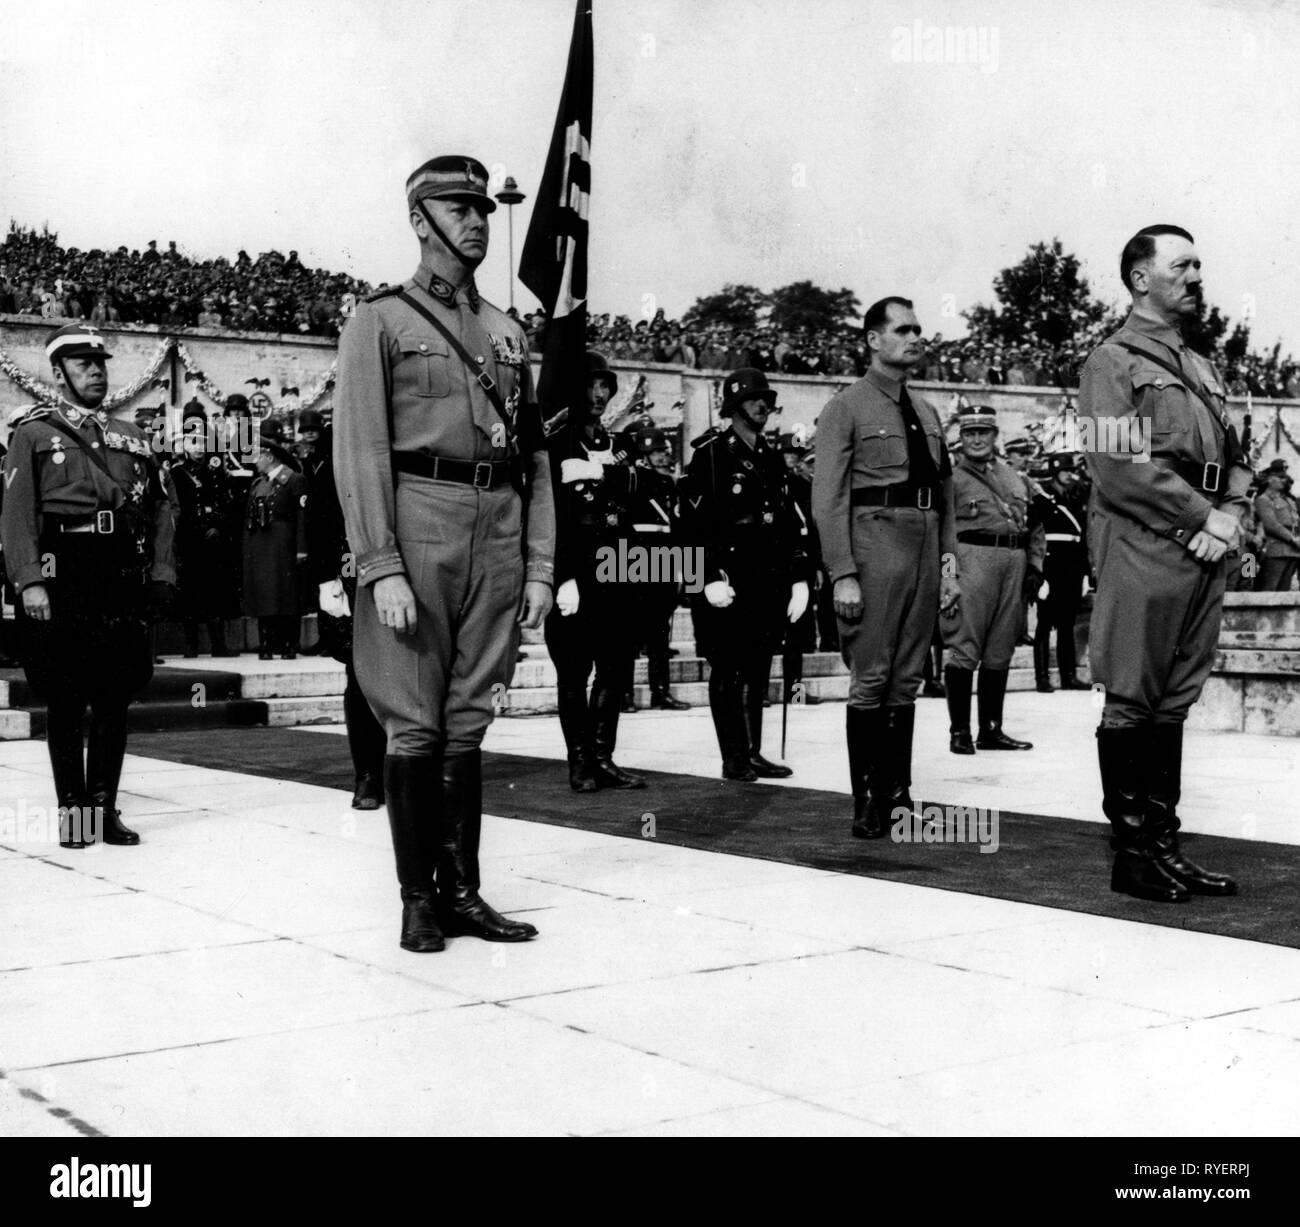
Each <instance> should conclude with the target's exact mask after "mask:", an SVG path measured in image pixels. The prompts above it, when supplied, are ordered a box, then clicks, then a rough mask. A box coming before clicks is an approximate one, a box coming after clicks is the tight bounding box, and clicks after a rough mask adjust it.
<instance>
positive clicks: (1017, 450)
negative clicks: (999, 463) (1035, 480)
mask: <svg viewBox="0 0 1300 1227" xmlns="http://www.w3.org/2000/svg"><path fill="white" fill-rule="evenodd" d="M1002 450H1003V451H1004V452H1006V453H1007V454H1008V455H1009V456H1032V455H1033V454H1034V444H1033V441H1032V440H1031V439H1026V438H1025V436H1024V435H1016V436H1015V438H1013V439H1008V440H1007V441H1006V442H1005V443H1004V444H1003V445H1002Z"/></svg>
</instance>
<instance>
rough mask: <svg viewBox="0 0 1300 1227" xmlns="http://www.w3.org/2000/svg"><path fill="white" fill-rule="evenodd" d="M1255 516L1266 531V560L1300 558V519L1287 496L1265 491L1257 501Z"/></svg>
mask: <svg viewBox="0 0 1300 1227" xmlns="http://www.w3.org/2000/svg"><path fill="white" fill-rule="evenodd" d="M1255 515H1256V516H1257V517H1258V519H1259V523H1260V527H1261V528H1262V529H1263V530H1264V556H1265V557H1266V558H1300V538H1297V536H1296V528H1297V525H1300V517H1297V515H1296V509H1295V504H1294V503H1293V502H1292V501H1291V500H1290V499H1289V498H1287V496H1286V495H1285V494H1279V493H1274V492H1273V491H1272V490H1265V491H1264V493H1263V494H1261V495H1259V496H1258V497H1257V498H1256V499H1255Z"/></svg>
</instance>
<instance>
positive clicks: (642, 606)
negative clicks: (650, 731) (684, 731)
mask: <svg viewBox="0 0 1300 1227" xmlns="http://www.w3.org/2000/svg"><path fill="white" fill-rule="evenodd" d="M632 440H633V445H634V447H635V448H636V455H637V456H638V459H637V461H636V471H637V480H636V488H635V489H634V490H633V491H632V495H631V515H632V536H631V543H632V545H633V546H635V547H637V548H638V549H639V550H641V551H643V552H644V556H645V557H647V558H656V557H658V558H665V557H667V556H668V553H667V552H668V551H672V550H673V549H674V547H676V548H678V549H679V548H680V546H681V523H680V515H679V512H678V506H677V482H676V481H674V480H673V475H672V464H673V453H672V447H671V445H670V444H669V442H668V436H667V435H666V434H664V432H663V431H662V430H660V429H659V428H658V427H655V426H649V427H642V428H641V429H640V430H637V431H634V432H633V436H632ZM656 551H659V553H656ZM654 575H655V577H656V578H652V579H651V580H650V581H649V582H647V583H646V584H644V585H643V586H642V592H641V599H640V600H638V601H637V602H636V603H635V605H634V617H635V625H634V631H633V641H634V643H635V644H637V645H640V646H644V648H645V654H646V670H647V674H648V680H649V683H650V706H651V707H652V708H654V709H656V710H658V711H686V710H687V708H689V707H690V704H689V703H683V702H681V701H680V700H679V699H675V698H673V695H672V691H671V689H670V687H669V647H670V642H669V641H670V639H671V637H672V624H673V613H674V612H675V611H676V609H677V597H678V593H679V591H680V588H681V583H680V579H681V577H679V576H677V575H675V573H671V572H669V571H668V569H667V567H666V566H664V565H662V564H660V565H658V566H657V569H656V570H655V572H654ZM633 664H635V661H633ZM627 679H628V680H627V691H626V693H627V694H628V695H629V696H630V695H631V693H632V670H629V671H628V675H627Z"/></svg>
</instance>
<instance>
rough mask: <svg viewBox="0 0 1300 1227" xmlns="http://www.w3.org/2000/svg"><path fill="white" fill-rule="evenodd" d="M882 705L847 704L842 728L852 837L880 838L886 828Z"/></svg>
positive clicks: (884, 734) (886, 786) (885, 733)
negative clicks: (845, 739) (851, 797)
mask: <svg viewBox="0 0 1300 1227" xmlns="http://www.w3.org/2000/svg"><path fill="white" fill-rule="evenodd" d="M886 720H887V717H886V714H885V709H884V708H883V707H846V708H845V709H844V730H845V734H846V736H847V739H848V745H849V782H850V784H851V785H852V788H853V836H854V838H855V839H881V838H883V837H884V834H885V831H886V830H887V828H888V821H887V820H888V810H887V806H888V792H889V788H888V781H887V778H886V776H887V771H886V769H885V767H884V763H885V757H886V753H887V751H888V748H889V747H888V744H887V736H888V734H887V732H886Z"/></svg>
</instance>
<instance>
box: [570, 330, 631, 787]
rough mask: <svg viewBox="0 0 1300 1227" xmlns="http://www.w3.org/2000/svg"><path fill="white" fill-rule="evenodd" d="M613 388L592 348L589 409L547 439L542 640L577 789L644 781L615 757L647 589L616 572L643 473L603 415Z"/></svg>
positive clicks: (606, 366) (572, 780)
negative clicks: (549, 579)
mask: <svg viewBox="0 0 1300 1227" xmlns="http://www.w3.org/2000/svg"><path fill="white" fill-rule="evenodd" d="M617 391H618V378H617V376H616V375H615V374H614V372H613V371H611V370H610V369H609V363H608V362H607V361H606V360H605V358H604V356H603V355H601V354H597V353H589V354H588V355H587V409H588V413H587V416H586V417H585V419H582V420H579V421H573V420H570V421H569V422H568V423H567V424H566V425H565V426H564V428H563V429H562V430H561V431H560V433H559V434H557V435H555V436H553V437H552V439H551V456H552V460H553V462H554V467H553V473H552V477H553V481H554V484H555V491H556V497H555V505H556V518H557V537H556V550H555V584H556V588H555V608H554V609H552V610H551V613H550V616H549V617H548V618H547V619H546V647H547V650H548V651H549V652H550V654H551V660H552V661H553V662H554V664H555V674H556V702H557V706H558V707H559V713H560V727H561V729H562V730H563V732H564V742H565V746H566V748H567V750H568V759H569V784H570V785H571V786H572V788H573V790H574V791H575V792H595V791H596V790H597V789H599V788H644V787H645V780H644V779H643V778H642V777H641V776H639V775H634V774H633V773H632V772H630V771H624V770H623V769H622V768H621V767H619V766H618V765H617V764H616V763H615V762H614V757H613V755H614V744H615V741H616V739H617V736H618V717H619V712H620V710H621V709H622V706H623V694H624V690H625V686H626V679H627V674H628V671H629V669H630V667H631V664H632V661H633V659H634V655H635V652H636V644H635V634H636V624H637V620H638V613H637V604H638V602H640V601H642V600H644V599H645V596H646V592H645V589H644V585H642V584H637V583H631V582H628V581H627V577H626V576H622V575H619V574H617V570H618V565H619V564H618V553H619V547H620V544H622V545H623V546H624V547H626V543H627V542H628V541H630V540H631V539H632V533H633V530H632V522H633V512H632V500H633V497H634V495H635V492H636V491H637V489H638V485H639V482H640V481H641V478H642V475H643V473H644V470H641V469H637V468H634V467H633V466H632V465H631V464H629V463H626V461H627V459H628V457H627V456H625V455H624V454H623V453H622V452H621V451H619V452H616V451H615V450H614V448H615V444H614V441H613V440H612V439H611V438H610V436H609V435H608V434H607V433H606V432H605V430H604V428H603V427H602V426H601V424H600V419H601V417H602V415H603V414H604V412H605V407H606V406H607V405H608V404H609V400H610V398H611V397H612V396H613V395H614V393H615V392H617ZM602 560H603V561H602ZM593 666H594V667H595V671H596V673H595V678H594V680H593V681H592V686H591V697H590V699H588V696H587V678H588V677H589V676H590V675H591V671H592V668H593Z"/></svg>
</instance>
